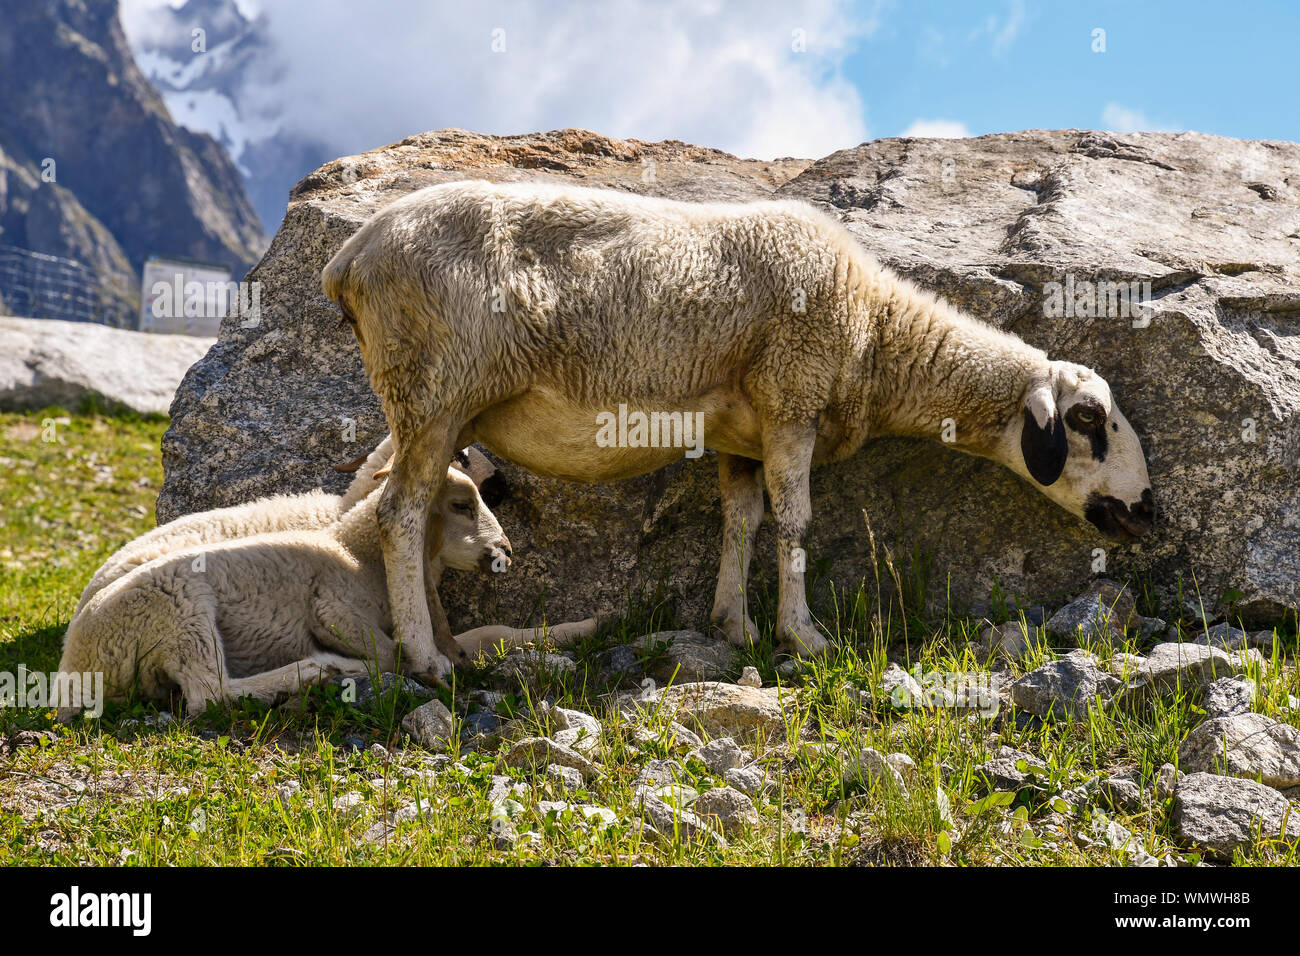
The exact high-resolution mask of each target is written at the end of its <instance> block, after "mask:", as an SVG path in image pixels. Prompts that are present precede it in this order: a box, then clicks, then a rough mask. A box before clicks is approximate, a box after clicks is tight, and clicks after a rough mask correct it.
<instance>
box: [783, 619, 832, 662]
mask: <svg viewBox="0 0 1300 956" xmlns="http://www.w3.org/2000/svg"><path fill="white" fill-rule="evenodd" d="M830 646H831V645H830V642H829V641H827V640H826V638H824V637H822V635H821V632H820V631H818V630H817V628H816V627H814V626H813V625H812V624H799V625H795V624H788V625H786V627H785V628H784V629H783V630H782V632H781V647H782V648H785V649H788V650H790V651H791V652H792V653H794V654H797V655H799V656H800V657H821V656H823V655H824V654H825V653H826V651H827V650H828V649H829V648H830Z"/></svg>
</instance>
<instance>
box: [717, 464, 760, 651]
mask: <svg viewBox="0 0 1300 956" xmlns="http://www.w3.org/2000/svg"><path fill="white" fill-rule="evenodd" d="M718 489H719V490H720V491H721V493H722V560H721V563H720V564H719V566H718V588H717V591H716V592H715V594H714V597H713V612H712V613H711V614H710V615H709V619H710V621H712V622H713V626H714V628H716V629H717V630H718V631H719V632H720V633H721V634H722V635H723V636H724V637H726V639H727V640H728V641H730V642H731V643H732V644H738V645H744V644H747V643H749V642H750V641H753V640H755V639H756V638H757V637H758V629H757V628H755V627H754V622H753V621H752V620H750V617H749V614H748V613H747V612H746V609H745V593H746V592H745V586H746V581H747V580H748V577H749V560H750V556H751V555H752V554H753V552H754V538H755V537H756V536H757V535H758V526H759V525H760V524H761V523H762V521H763V463H762V462H758V461H754V460H753V459H752V458H741V457H739V456H737V455H728V454H726V453H719V455H718Z"/></svg>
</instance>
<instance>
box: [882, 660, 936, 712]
mask: <svg viewBox="0 0 1300 956" xmlns="http://www.w3.org/2000/svg"><path fill="white" fill-rule="evenodd" d="M924 694H925V691H924V689H922V687H921V683H920V681H918V680H917V679H916V678H915V677H914V676H912V674H911V673H910V672H908V671H905V670H903V668H901V667H899V666H898V665H897V664H894V663H890V665H889V666H888V667H886V668H885V671H884V673H883V674H881V675H880V699H881V700H887V701H889V702H890V703H891V704H893V706H895V707H902V708H906V707H910V706H912V704H913V702H914V701H919V700H921V699H922V697H923V696H924Z"/></svg>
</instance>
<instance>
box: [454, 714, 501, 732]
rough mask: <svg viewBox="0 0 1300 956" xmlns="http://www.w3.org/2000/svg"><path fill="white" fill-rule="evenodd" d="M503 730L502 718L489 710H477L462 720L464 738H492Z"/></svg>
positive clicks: (461, 729)
mask: <svg viewBox="0 0 1300 956" xmlns="http://www.w3.org/2000/svg"><path fill="white" fill-rule="evenodd" d="M500 729H501V718H500V717H498V716H497V715H496V714H494V713H492V712H491V711H488V710H476V711H474V712H473V713H470V714H466V715H465V716H464V718H463V719H462V720H461V724H460V734H461V737H462V738H466V739H473V738H475V737H492V736H494V735H495V734H496V733H497V732H498V731H499V730H500Z"/></svg>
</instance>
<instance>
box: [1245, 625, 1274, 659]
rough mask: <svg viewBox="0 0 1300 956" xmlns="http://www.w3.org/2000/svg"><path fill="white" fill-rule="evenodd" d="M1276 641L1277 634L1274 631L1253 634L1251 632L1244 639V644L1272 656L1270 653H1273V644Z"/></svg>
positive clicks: (1254, 632)
mask: <svg viewBox="0 0 1300 956" xmlns="http://www.w3.org/2000/svg"><path fill="white" fill-rule="evenodd" d="M1276 640H1277V632H1276V631H1274V630H1268V631H1253V632H1252V633H1251V634H1250V635H1249V636H1248V637H1247V638H1246V643H1247V644H1248V645H1250V646H1251V647H1257V648H1259V649H1260V650H1261V651H1263V652H1264V653H1265V654H1272V653H1273V643H1274V642H1275V641H1276Z"/></svg>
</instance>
